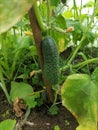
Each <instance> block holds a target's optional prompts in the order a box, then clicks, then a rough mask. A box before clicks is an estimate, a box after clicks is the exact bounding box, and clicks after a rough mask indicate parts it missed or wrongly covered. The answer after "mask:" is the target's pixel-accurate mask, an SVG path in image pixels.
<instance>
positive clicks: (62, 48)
mask: <svg viewBox="0 0 98 130" xmlns="http://www.w3.org/2000/svg"><path fill="white" fill-rule="evenodd" d="M58 47H59V52H63V51H64V50H65V41H64V39H63V38H60V39H59V42H58Z"/></svg>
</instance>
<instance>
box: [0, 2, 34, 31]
mask: <svg viewBox="0 0 98 130" xmlns="http://www.w3.org/2000/svg"><path fill="white" fill-rule="evenodd" d="M32 4H33V0H0V33H3V32H5V31H7V30H8V29H9V28H10V27H12V26H13V25H14V24H16V23H17V22H18V21H19V20H20V19H21V18H22V16H23V15H24V14H25V13H26V12H27V11H28V10H29V9H30V7H31V6H32Z"/></svg>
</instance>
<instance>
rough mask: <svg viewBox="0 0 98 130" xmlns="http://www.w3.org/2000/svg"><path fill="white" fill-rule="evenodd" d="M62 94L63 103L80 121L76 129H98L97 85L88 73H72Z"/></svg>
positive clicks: (63, 87)
mask: <svg viewBox="0 0 98 130" xmlns="http://www.w3.org/2000/svg"><path fill="white" fill-rule="evenodd" d="M61 96H62V102H63V105H64V106H65V107H67V109H68V110H69V111H70V112H71V113H72V114H73V115H74V116H75V118H76V119H77V121H78V122H79V126H78V127H77V129H76V130H97V125H96V124H97V87H96V85H95V84H94V83H93V82H92V81H91V79H90V77H89V76H88V75H85V74H74V75H70V76H69V77H68V78H67V79H66V81H65V82H64V84H63V86H62V88H61Z"/></svg>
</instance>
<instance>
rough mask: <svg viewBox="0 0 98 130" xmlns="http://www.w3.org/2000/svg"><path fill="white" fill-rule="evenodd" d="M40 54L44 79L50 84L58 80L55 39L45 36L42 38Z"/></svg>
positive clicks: (57, 58) (57, 56)
mask: <svg viewBox="0 0 98 130" xmlns="http://www.w3.org/2000/svg"><path fill="white" fill-rule="evenodd" d="M41 44H42V55H43V63H44V73H45V76H46V79H47V80H48V81H49V83H51V84H52V85H55V84H57V83H58V80H59V54H58V48H57V44H56V42H55V40H54V39H53V38H52V37H50V36H47V37H45V38H44V39H43V40H42V43H41Z"/></svg>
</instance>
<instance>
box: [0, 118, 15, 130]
mask: <svg viewBox="0 0 98 130" xmlns="http://www.w3.org/2000/svg"><path fill="white" fill-rule="evenodd" d="M15 124H16V120H11V119H7V120H5V121H2V122H1V123H0V130H13V128H14V126H15Z"/></svg>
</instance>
